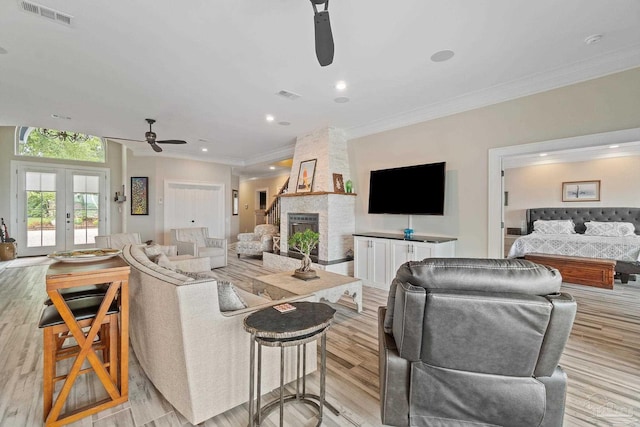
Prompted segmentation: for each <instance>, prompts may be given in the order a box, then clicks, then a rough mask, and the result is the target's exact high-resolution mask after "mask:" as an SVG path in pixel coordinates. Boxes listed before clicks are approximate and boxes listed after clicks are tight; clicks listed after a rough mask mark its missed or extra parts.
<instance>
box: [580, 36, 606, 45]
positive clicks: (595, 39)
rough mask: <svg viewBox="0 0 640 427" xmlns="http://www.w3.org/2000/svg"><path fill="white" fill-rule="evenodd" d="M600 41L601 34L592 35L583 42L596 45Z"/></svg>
mask: <svg viewBox="0 0 640 427" xmlns="http://www.w3.org/2000/svg"><path fill="white" fill-rule="evenodd" d="M600 40H602V34H593V35H591V36H589V37H587V38H586V39H584V42H585V43H586V44H596V43H598V42H599V41H600Z"/></svg>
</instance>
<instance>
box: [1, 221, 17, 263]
mask: <svg viewBox="0 0 640 427" xmlns="http://www.w3.org/2000/svg"><path fill="white" fill-rule="evenodd" d="M0 221H1V222H0V261H9V260H11V259H16V257H17V256H18V247H17V244H16V239H14V238H12V237H9V230H8V229H7V224H5V223H4V218H0Z"/></svg>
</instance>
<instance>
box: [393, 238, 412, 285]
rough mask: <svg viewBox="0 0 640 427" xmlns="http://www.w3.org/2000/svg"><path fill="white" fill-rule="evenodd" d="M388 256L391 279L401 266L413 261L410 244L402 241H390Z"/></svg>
mask: <svg viewBox="0 0 640 427" xmlns="http://www.w3.org/2000/svg"><path fill="white" fill-rule="evenodd" d="M389 252H390V255H391V263H390V268H391V272H390V273H391V275H392V276H391V277H392V278H393V277H394V276H395V274H396V271H398V269H399V268H400V266H401V265H402V264H404V263H405V262H407V261H411V260H413V258H412V255H413V254H412V253H411V244H410V243H409V242H405V241H403V240H392V241H391V243H390V250H389Z"/></svg>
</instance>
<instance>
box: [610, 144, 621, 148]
mask: <svg viewBox="0 0 640 427" xmlns="http://www.w3.org/2000/svg"><path fill="white" fill-rule="evenodd" d="M618 147H620V146H619V145H610V146H609V148H618Z"/></svg>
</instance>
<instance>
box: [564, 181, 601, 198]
mask: <svg viewBox="0 0 640 427" xmlns="http://www.w3.org/2000/svg"><path fill="white" fill-rule="evenodd" d="M562 201H563V202H598V201H600V181H599V180H594V181H568V182H563V183H562Z"/></svg>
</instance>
